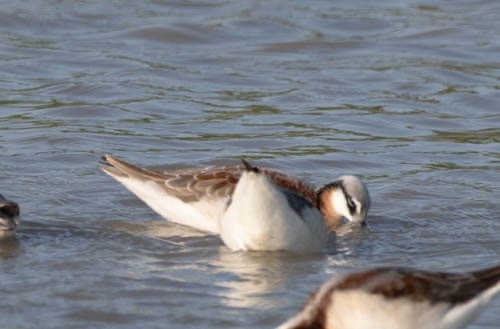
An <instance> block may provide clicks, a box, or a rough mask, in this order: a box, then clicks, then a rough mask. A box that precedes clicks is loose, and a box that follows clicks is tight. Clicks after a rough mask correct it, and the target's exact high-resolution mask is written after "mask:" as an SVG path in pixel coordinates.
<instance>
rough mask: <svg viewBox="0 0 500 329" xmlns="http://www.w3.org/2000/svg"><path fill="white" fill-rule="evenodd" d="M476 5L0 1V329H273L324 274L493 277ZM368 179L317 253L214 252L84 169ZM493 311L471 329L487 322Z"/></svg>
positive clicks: (485, 41)
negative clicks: (4, 220)
mask: <svg viewBox="0 0 500 329" xmlns="http://www.w3.org/2000/svg"><path fill="white" fill-rule="evenodd" d="M499 22H500V5H499V4H498V2H497V1H495V0H492V1H436V2H427V1H421V2H418V1H383V2H380V1H379V2H373V1H356V2H351V1H335V2H330V1H307V2H306V1H278V0H276V1H247V2H243V1H230V0H225V1H169V2H162V1H137V2H136V1H113V2H112V1H78V2H75V1H49V0H47V1H35V0H32V1H23V2H20V1H19V2H14V1H1V6H0V152H1V156H0V169H1V170H0V189H1V193H3V194H4V195H6V196H8V197H10V198H12V199H14V200H16V201H18V202H19V203H20V204H21V211H22V215H23V220H24V221H23V223H22V226H21V228H20V230H19V233H18V235H17V239H14V240H9V241H5V242H2V243H0V293H1V298H0V310H1V317H0V327H1V328H39V327H43V328H96V327H100V328H104V327H105V328H250V327H252V328H273V327H274V326H276V325H278V324H279V323H281V322H282V321H284V320H285V319H286V318H287V317H289V316H291V315H292V314H294V313H295V312H296V311H297V310H298V309H299V307H300V306H301V305H302V303H303V302H304V300H305V298H306V296H307V295H308V293H309V292H310V291H312V290H313V289H314V288H316V287H317V286H318V285H319V284H320V283H321V282H323V281H324V280H326V279H327V278H329V277H331V276H332V275H336V274H338V273H341V272H345V271H348V270H352V269H360V268H368V267H371V266H376V265H404V266H412V267H420V268H425V269H434V270H453V271H455V270H456V271H460V270H472V269H475V268H480V267H485V266H489V265H494V264H498V263H499V262H500V257H499V256H500V218H499V210H500V206H499V199H500V188H499V182H500V174H499V173H500V171H499V169H500V168H499V161H500V146H499V142H500V107H499V103H500V91H499V89H500V82H499V78H500V57H499V54H500V34H499V33H498V32H499V31H500V23H499ZM103 153H111V154H114V155H117V156H121V157H123V158H124V159H127V160H129V161H131V162H135V163H139V164H143V165H148V166H163V167H165V166H170V165H175V166H180V167H184V166H204V165H212V164H222V163H236V162H237V161H238V159H239V158H241V157H246V158H250V159H253V161H254V162H255V163H258V164H263V165H268V166H273V167H275V168H279V169H281V170H284V171H287V172H290V173H293V174H295V175H298V176H300V177H303V178H304V179H306V180H309V181H311V182H313V183H315V184H318V185H320V184H323V183H325V182H328V181H332V180H334V179H335V178H336V177H337V176H339V175H341V174H346V173H347V174H357V175H360V176H362V177H363V179H364V180H365V181H366V182H367V184H368V187H369V189H370V191H371V194H372V203H373V207H372V210H371V212H370V215H369V220H370V224H369V227H368V228H367V229H365V230H361V229H360V230H352V231H350V232H349V231H347V232H340V233H339V234H338V236H337V238H336V244H333V245H330V246H329V247H328V248H327V250H326V252H325V254H324V255H317V256H313V257H310V256H309V257H298V256H293V255H289V254H284V253H239V252H230V251H229V250H228V249H227V248H226V247H224V246H223V245H222V243H221V242H220V240H219V238H218V237H213V236H205V235H202V234H200V233H199V232H196V231H194V230H191V229H189V228H184V227H181V226H178V225H175V224H171V223H168V222H166V221H164V220H162V219H161V218H160V217H159V216H158V215H156V214H155V213H153V212H152V211H151V210H150V209H149V208H147V207H146V206H144V205H143V204H142V203H141V202H140V201H138V200H136V198H135V197H134V196H132V195H131V194H130V193H129V192H127V191H126V190H125V189H124V188H122V187H121V185H119V184H118V183H116V182H115V181H113V180H112V179H111V178H109V177H107V176H105V175H104V174H103V173H101V172H100V170H99V164H98V161H99V156H100V155H101V154H103ZM499 306H500V300H496V302H495V303H494V305H493V306H492V307H490V308H489V309H488V310H487V311H486V312H485V313H484V314H483V315H482V316H481V317H480V318H479V319H478V320H477V321H476V322H475V324H474V325H473V326H472V328H476V329H479V328H483V329H486V328H498V324H499V323H500V314H499V313H498V309H499Z"/></svg>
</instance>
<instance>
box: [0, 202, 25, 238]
mask: <svg viewBox="0 0 500 329" xmlns="http://www.w3.org/2000/svg"><path fill="white" fill-rule="evenodd" d="M19 221H20V220H19V206H18V204H17V203H15V202H13V201H9V200H7V199H5V198H4V197H3V195H1V194H0V239H4V238H7V237H9V236H12V235H14V233H15V232H16V229H17V227H18V226H19Z"/></svg>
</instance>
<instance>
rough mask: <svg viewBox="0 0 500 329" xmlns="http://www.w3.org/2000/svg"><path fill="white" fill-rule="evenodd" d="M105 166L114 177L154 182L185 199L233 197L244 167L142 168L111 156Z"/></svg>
mask: <svg viewBox="0 0 500 329" xmlns="http://www.w3.org/2000/svg"><path fill="white" fill-rule="evenodd" d="M103 160H104V161H105V163H104V164H105V166H103V167H102V169H103V170H104V171H105V172H106V173H108V174H109V175H111V176H114V177H116V176H118V177H120V176H126V177H131V178H134V179H139V180H147V181H153V182H155V183H157V184H158V185H160V186H162V187H163V188H164V189H165V191H166V192H167V193H168V194H169V195H172V196H175V197H177V198H179V199H180V200H182V201H184V202H194V201H198V200H200V199H201V198H203V197H214V198H217V197H229V196H230V195H231V194H232V193H233V191H234V188H235V186H236V183H237V182H238V180H239V177H240V176H241V171H242V170H241V167H239V166H231V167H217V168H191V169H182V170H176V171H172V172H159V171H154V170H150V169H146V168H141V167H138V166H135V165H132V164H130V163H127V162H125V161H123V160H120V159H118V158H115V157H112V156H110V155H104V156H103Z"/></svg>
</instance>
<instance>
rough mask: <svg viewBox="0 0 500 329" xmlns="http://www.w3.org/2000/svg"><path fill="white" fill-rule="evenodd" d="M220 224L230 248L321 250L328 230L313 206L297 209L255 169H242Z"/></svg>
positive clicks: (223, 238)
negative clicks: (297, 210)
mask: <svg viewBox="0 0 500 329" xmlns="http://www.w3.org/2000/svg"><path fill="white" fill-rule="evenodd" d="M219 225H220V234H221V237H222V240H223V241H224V243H225V244H226V245H227V246H228V247H229V248H231V249H233V250H290V251H295V252H315V251H321V250H322V248H323V247H324V245H325V243H326V240H327V234H328V233H327V232H328V230H327V228H326V224H325V222H324V220H323V217H322V215H321V213H320V212H319V211H318V210H317V209H316V208H315V207H306V208H304V209H303V211H302V212H301V214H298V213H296V212H295V210H294V209H292V208H291V207H290V205H289V204H288V201H287V199H286V196H285V194H284V193H283V191H282V190H280V189H279V188H278V187H276V186H275V185H274V184H273V183H272V182H271V181H270V180H269V179H268V178H267V177H266V176H265V175H262V174H258V173H254V172H245V173H243V175H242V177H241V178H240V180H239V182H238V184H237V186H236V188H235V191H234V193H233V196H232V200H231V203H230V205H229V206H228V208H227V209H226V211H225V212H224V213H223V214H222V216H221V218H220V222H219Z"/></svg>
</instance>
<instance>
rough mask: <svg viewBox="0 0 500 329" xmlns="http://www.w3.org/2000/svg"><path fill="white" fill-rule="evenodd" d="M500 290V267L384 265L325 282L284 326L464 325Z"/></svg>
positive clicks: (422, 328) (397, 328)
mask: <svg viewBox="0 0 500 329" xmlns="http://www.w3.org/2000/svg"><path fill="white" fill-rule="evenodd" d="M499 292H500V266H496V267H493V268H488V269H484V270H480V271H475V272H470V273H444V272H429V271H420V270H412V269H406V268H379V269H372V270H367V271H362V272H358V273H354V274H349V275H346V276H343V277H341V278H338V279H333V280H331V281H328V282H327V283H325V284H323V285H322V286H321V287H320V288H319V289H318V290H317V291H316V292H314V293H313V294H312V295H311V296H310V297H309V300H308V301H307V303H306V304H305V306H304V307H303V309H302V310H301V311H300V312H299V313H298V314H297V315H296V316H294V317H293V318H291V319H290V320H288V321H287V322H285V323H284V324H282V325H281V326H279V327H278V329H313V328H314V329H459V328H465V327H466V326H467V325H468V324H469V323H471V322H472V321H473V320H474V319H475V318H476V317H477V316H478V315H479V314H480V313H481V312H482V311H483V310H484V309H485V308H486V306H487V305H488V304H489V303H490V301H491V300H492V299H493V298H494V297H495V296H496V295H497V294H498V293H499Z"/></svg>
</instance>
